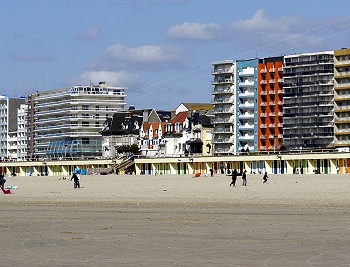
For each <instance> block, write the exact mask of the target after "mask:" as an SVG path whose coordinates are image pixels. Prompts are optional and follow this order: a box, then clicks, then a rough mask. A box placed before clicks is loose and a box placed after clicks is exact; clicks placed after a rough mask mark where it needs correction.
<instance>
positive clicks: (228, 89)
mask: <svg viewBox="0 0 350 267" xmlns="http://www.w3.org/2000/svg"><path fill="white" fill-rule="evenodd" d="M212 65H213V70H212V75H213V79H212V85H213V89H212V95H213V100H212V104H213V105H214V110H213V115H214V118H213V119H212V124H213V140H212V145H213V147H212V153H213V154H214V155H229V154H235V151H236V147H235V138H236V135H235V127H234V125H235V122H234V119H235V64H234V61H233V60H225V61H219V62H214V63H212Z"/></svg>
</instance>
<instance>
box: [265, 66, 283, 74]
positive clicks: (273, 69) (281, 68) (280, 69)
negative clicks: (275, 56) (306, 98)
mask: <svg viewBox="0 0 350 267" xmlns="http://www.w3.org/2000/svg"><path fill="white" fill-rule="evenodd" d="M269 72H272V73H274V72H276V68H275V67H272V68H269ZM278 72H283V67H279V68H278ZM260 73H267V68H265V69H261V70H260Z"/></svg>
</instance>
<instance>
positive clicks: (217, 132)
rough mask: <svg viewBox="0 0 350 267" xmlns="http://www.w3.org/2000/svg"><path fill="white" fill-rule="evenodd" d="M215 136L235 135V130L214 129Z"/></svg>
mask: <svg viewBox="0 0 350 267" xmlns="http://www.w3.org/2000/svg"><path fill="white" fill-rule="evenodd" d="M213 133H214V134H220V133H221V134H233V133H234V130H233V129H231V128H214V129H213Z"/></svg>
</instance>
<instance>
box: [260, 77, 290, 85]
mask: <svg viewBox="0 0 350 267" xmlns="http://www.w3.org/2000/svg"><path fill="white" fill-rule="evenodd" d="M283 82H284V79H283V78H279V79H277V83H283ZM268 83H270V84H274V83H276V79H270V80H268V81H267V80H261V81H260V84H261V85H266V84H268Z"/></svg>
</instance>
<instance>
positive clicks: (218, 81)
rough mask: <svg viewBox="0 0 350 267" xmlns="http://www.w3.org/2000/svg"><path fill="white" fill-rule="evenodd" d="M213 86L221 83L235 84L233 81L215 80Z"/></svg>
mask: <svg viewBox="0 0 350 267" xmlns="http://www.w3.org/2000/svg"><path fill="white" fill-rule="evenodd" d="M211 83H212V84H220V83H233V79H214V80H212V81H211Z"/></svg>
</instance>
